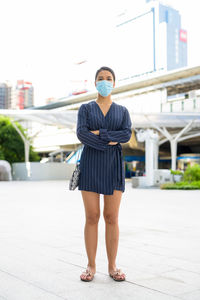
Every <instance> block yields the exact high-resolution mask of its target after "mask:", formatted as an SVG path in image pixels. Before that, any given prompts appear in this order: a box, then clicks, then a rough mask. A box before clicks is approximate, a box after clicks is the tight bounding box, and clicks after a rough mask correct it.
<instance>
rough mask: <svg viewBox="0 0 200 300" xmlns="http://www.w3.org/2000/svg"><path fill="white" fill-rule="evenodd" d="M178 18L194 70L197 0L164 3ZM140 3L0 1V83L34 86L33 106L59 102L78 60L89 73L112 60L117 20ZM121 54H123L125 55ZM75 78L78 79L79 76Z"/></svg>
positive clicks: (198, 47) (197, 61) (199, 49)
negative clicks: (48, 100) (84, 62)
mask: <svg viewBox="0 0 200 300" xmlns="http://www.w3.org/2000/svg"><path fill="white" fill-rule="evenodd" d="M162 3H165V4H169V5H171V6H172V7H174V8H175V9H177V10H178V11H179V12H180V14H181V16H182V19H181V23H182V28H183V29H186V30H187V33H188V65H189V66H195V65H200V55H199V53H200V43H199V41H198V37H199V28H200V18H199V8H200V4H199V1H198V0H190V1H184V0H173V1H172V0H166V1H162ZM144 5H145V0H119V1H116V0H109V1H108V0H101V1H99V0H73V1H69V0H39V1H38V0H18V1H16V0H6V1H2V2H1V18H0V28H1V47H0V81H3V80H9V81H11V82H12V83H13V84H14V85H15V84H16V82H17V80H20V79H24V80H25V81H29V82H32V84H33V86H34V96H35V105H43V104H45V99H46V98H49V97H56V98H59V97H64V96H66V95H67V94H68V92H69V90H70V84H71V80H75V79H78V77H77V74H78V70H79V69H80V67H79V66H78V65H77V64H76V63H77V62H80V61H82V60H87V61H90V66H91V69H89V68H86V69H84V68H81V70H82V71H81V72H89V73H90V74H92V76H94V75H95V73H94V72H95V70H96V69H97V68H98V67H100V66H101V65H102V64H103V65H109V57H112V56H113V57H114V55H115V49H113V47H112V36H113V30H114V27H115V25H116V20H117V16H118V15H119V14H121V13H122V12H124V11H127V10H128V11H129V12H130V11H133V14H135V12H136V11H137V10H140V9H142V8H143V7H144ZM122 55H126V54H125V53H124V54H123V53H122ZM80 76H81V75H80Z"/></svg>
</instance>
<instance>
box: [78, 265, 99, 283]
mask: <svg viewBox="0 0 200 300" xmlns="http://www.w3.org/2000/svg"><path fill="white" fill-rule="evenodd" d="M94 274H95V273H93V272H92V271H91V270H90V267H87V269H86V271H83V272H82V274H81V275H80V279H81V280H82V281H92V280H93V278H94ZM82 275H86V278H85V279H83V278H82V277H81V276H82ZM87 277H91V278H90V279H88V278H87Z"/></svg>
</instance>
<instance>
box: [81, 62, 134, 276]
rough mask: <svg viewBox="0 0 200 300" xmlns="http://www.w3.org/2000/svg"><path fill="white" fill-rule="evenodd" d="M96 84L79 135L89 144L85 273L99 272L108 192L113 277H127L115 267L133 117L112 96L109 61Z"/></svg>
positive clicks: (84, 166) (84, 158) (84, 186)
mask: <svg viewBox="0 0 200 300" xmlns="http://www.w3.org/2000/svg"><path fill="white" fill-rule="evenodd" d="M95 86H96V89H97V91H98V97H97V100H96V101H90V102H89V103H87V104H85V103H84V104H82V105H81V106H80V108H79V111H78V121H77V131H76V133H77V137H78V139H79V140H80V141H81V142H82V143H83V144H84V149H83V151H82V155H81V160H80V170H81V172H80V178H79V186H78V189H79V190H81V193H82V198H83V202H84V207H85V216H86V223H85V228H84V236H85V247H86V252H87V256H88V265H87V268H86V270H85V271H84V272H83V273H82V274H81V275H80V278H81V280H83V281H91V280H92V279H93V278H94V274H95V273H96V263H95V258H96V250H97V241H98V221H99V218H100V203H99V201H100V194H103V195H104V211H103V215H104V219H105V225H106V232H105V235H106V250H107V257H108V273H109V275H110V276H111V277H112V278H113V279H114V280H117V281H122V280H125V274H124V273H123V272H122V270H121V269H118V268H117V267H116V256H117V248H118V240H119V227H118V213H119V206H120V201H121V197H122V193H123V192H124V191H125V171H124V164H123V156H122V146H121V144H120V143H126V142H128V141H129V140H130V137H131V126H132V123H131V119H130V115H129V112H128V110H127V108H126V107H125V106H122V105H119V104H117V103H115V102H113V101H112V100H111V92H112V89H113V88H114V87H115V74H114V72H113V70H112V69H110V68H108V67H101V68H100V69H99V70H97V72H96V75H95Z"/></svg>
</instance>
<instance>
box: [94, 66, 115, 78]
mask: <svg viewBox="0 0 200 300" xmlns="http://www.w3.org/2000/svg"><path fill="white" fill-rule="evenodd" d="M101 71H109V72H110V73H111V74H112V76H113V79H114V81H115V73H114V71H113V70H112V69H111V68H109V67H101V68H100V69H98V70H97V71H96V75H95V81H96V79H97V76H98V74H99V72H101Z"/></svg>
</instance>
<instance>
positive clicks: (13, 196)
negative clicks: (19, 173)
mask: <svg viewBox="0 0 200 300" xmlns="http://www.w3.org/2000/svg"><path fill="white" fill-rule="evenodd" d="M122 197H123V198H122V202H121V206H120V215H119V226H120V239H119V248H118V255H117V267H119V268H121V269H122V270H123V271H124V272H125V273H126V278H127V280H126V281H125V282H115V281H113V280H112V279H111V278H110V277H109V276H108V273H107V255H106V247H105V236H104V231H105V225H104V219H103V195H101V200H100V201H101V218H100V222H99V239H98V250H97V259H96V264H97V273H96V274H95V279H94V280H93V281H92V282H83V281H81V280H80V277H79V276H80V274H81V272H82V271H83V270H84V269H85V267H86V264H87V256H86V251H85V245H84V223H85V214H84V206H83V202H82V198H81V193H80V191H78V190H75V191H69V190H68V182H67V181H66V182H65V181H35V182H28V181H24V182H22V181H13V182H0V300H3V299H7V300H59V299H68V300H91V299H92V300H93V299H95V300H102V299H105V300H107V299H109V300H112V299H113V300H114V299H115V300H117V299H123V300H126V299H127V300H128V299H135V300H173V299H183V300H199V299H200V191H170V190H169V191H164V190H160V189H133V188H132V187H131V182H130V181H127V182H126V190H125V193H123V196H122Z"/></svg>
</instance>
